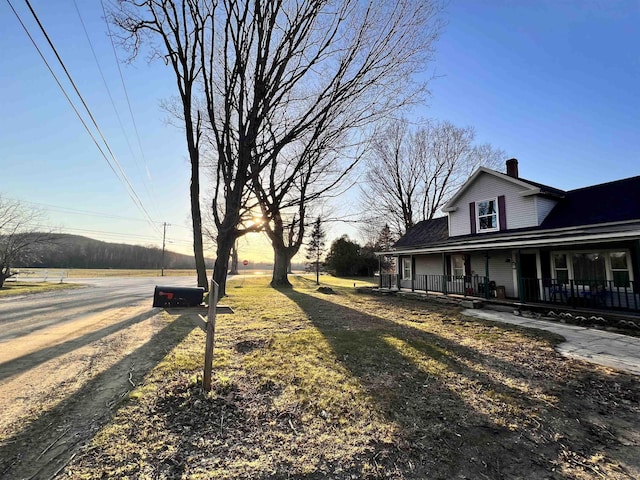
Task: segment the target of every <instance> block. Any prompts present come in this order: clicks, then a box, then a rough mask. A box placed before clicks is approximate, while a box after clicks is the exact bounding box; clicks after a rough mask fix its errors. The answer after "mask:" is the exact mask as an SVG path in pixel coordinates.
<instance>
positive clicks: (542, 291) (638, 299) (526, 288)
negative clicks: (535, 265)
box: [380, 274, 640, 312]
mask: <svg viewBox="0 0 640 480" xmlns="http://www.w3.org/2000/svg"><path fill="white" fill-rule="evenodd" d="M380 288H387V289H397V288H401V289H402V290H411V291H414V292H424V293H431V292H433V293H443V294H445V295H449V294H453V295H462V296H465V297H468V296H472V297H481V298H491V297H496V296H497V297H499V298H503V297H500V294H499V292H497V290H498V289H499V287H498V288H496V284H495V282H494V281H491V280H490V279H489V281H487V279H486V277H482V276H479V275H466V276H454V275H414V277H413V278H412V279H411V280H403V279H399V278H398V275H397V274H383V275H380ZM518 291H519V292H520V293H519V295H518V297H519V298H518V300H519V301H520V302H524V303H545V304H550V305H557V306H558V307H561V306H567V307H571V308H592V309H599V310H625V311H634V312H640V284H639V283H638V282H636V281H632V280H628V281H627V280H625V281H616V280H589V279H587V280H565V281H562V280H558V279H557V278H523V279H522V280H521V281H520V282H519V284H518Z"/></svg>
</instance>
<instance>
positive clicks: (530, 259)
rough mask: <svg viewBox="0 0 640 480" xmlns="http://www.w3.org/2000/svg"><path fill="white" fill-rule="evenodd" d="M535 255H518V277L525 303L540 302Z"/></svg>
mask: <svg viewBox="0 0 640 480" xmlns="http://www.w3.org/2000/svg"><path fill="white" fill-rule="evenodd" d="M536 257H537V255H536V254H535V253H521V254H520V276H521V278H522V284H521V285H522V289H523V293H524V301H525V302H535V301H538V300H540V288H539V282H538V265H537V261H536Z"/></svg>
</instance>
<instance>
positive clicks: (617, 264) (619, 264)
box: [611, 252, 627, 270]
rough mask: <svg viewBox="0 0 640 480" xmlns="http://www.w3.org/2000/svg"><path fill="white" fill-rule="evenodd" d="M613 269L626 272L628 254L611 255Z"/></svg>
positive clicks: (617, 253)
mask: <svg viewBox="0 0 640 480" xmlns="http://www.w3.org/2000/svg"><path fill="white" fill-rule="evenodd" d="M611 268H612V269H614V270H626V269H627V254H626V253H624V252H614V253H611Z"/></svg>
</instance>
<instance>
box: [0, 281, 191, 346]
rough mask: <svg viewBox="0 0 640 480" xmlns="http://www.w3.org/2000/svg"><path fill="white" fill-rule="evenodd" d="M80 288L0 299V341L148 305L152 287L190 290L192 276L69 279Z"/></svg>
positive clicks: (150, 302) (150, 300) (151, 298)
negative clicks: (101, 314)
mask: <svg viewBox="0 0 640 480" xmlns="http://www.w3.org/2000/svg"><path fill="white" fill-rule="evenodd" d="M65 282H66V283H79V284H82V285H83V286H82V287H81V288H74V289H68V290H55V291H51V292H45V293H40V294H37V295H34V294H30V295H20V296H9V297H2V298H0V342H3V341H6V340H10V339H12V338H16V337H21V336H24V335H28V334H29V333H31V332H34V331H36V330H39V329H43V328H46V327H48V326H51V325H60V324H63V323H65V322H71V321H75V320H78V319H81V318H83V317H86V316H89V315H92V314H95V313H98V312H103V311H105V310H109V309H112V308H121V307H127V306H134V305H139V304H141V303H144V302H148V304H149V310H151V309H152V306H151V305H152V302H153V291H154V288H155V286H156V285H162V286H167V285H170V286H176V287H193V286H195V285H196V279H195V277H131V278H86V279H82V278H73V279H65Z"/></svg>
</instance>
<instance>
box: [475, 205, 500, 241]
mask: <svg viewBox="0 0 640 480" xmlns="http://www.w3.org/2000/svg"><path fill="white" fill-rule="evenodd" d="M484 202H495V206H496V213H495V215H496V226H495V228H482V229H481V228H480V208H479V207H478V204H479V203H484ZM488 216H489V215H483V217H488ZM498 231H500V208H499V207H498V197H494V198H487V199H486V200H479V201H477V202H476V233H490V232H498Z"/></svg>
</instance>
